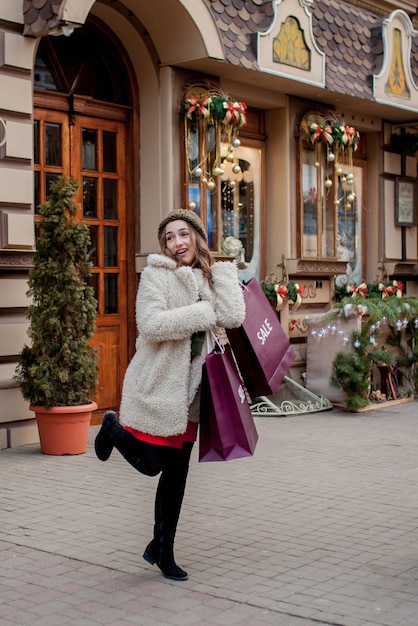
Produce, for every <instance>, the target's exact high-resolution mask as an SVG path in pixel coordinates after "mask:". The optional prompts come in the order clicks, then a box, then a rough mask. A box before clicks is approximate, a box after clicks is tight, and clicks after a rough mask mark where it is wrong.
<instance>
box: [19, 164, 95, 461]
mask: <svg viewBox="0 0 418 626" xmlns="http://www.w3.org/2000/svg"><path fill="white" fill-rule="evenodd" d="M77 189H78V182H77V181H76V180H74V179H72V178H70V177H65V176H62V177H60V178H59V179H58V180H57V181H56V182H55V183H54V184H52V185H51V188H50V193H49V195H48V197H47V200H46V202H45V204H44V205H42V206H41V208H40V211H39V214H40V218H41V219H40V221H39V224H38V226H39V231H38V236H37V240H36V248H37V249H36V253H35V257H34V265H33V268H32V269H31V270H30V273H29V290H28V295H29V296H30V297H31V301H32V302H31V304H30V306H29V308H28V318H29V321H30V325H29V331H28V334H29V337H30V339H31V344H30V345H29V346H28V345H25V346H24V348H23V350H22V352H21V354H20V357H19V363H18V366H17V369H16V380H17V382H18V383H19V384H20V388H21V391H22V394H23V397H24V398H25V399H26V400H28V401H29V402H30V409H31V410H32V411H34V412H35V415H36V419H37V424H38V430H39V438H40V443H41V451H42V452H43V453H44V454H58V455H61V454H81V453H83V452H85V451H86V449H87V440H88V432H89V425H90V419H91V414H92V411H94V410H96V409H97V405H96V403H95V402H92V400H91V399H92V397H93V396H94V392H95V387H96V381H97V355H96V353H95V351H94V349H93V348H92V347H91V346H90V345H89V339H90V337H91V336H92V334H93V332H94V326H95V317H96V306H97V302H96V299H95V297H94V293H93V288H92V287H90V286H89V285H88V284H87V282H86V281H87V280H88V278H89V276H90V274H91V263H90V261H89V256H88V248H89V243H90V236H89V229H88V226H87V225H86V224H82V223H81V222H79V221H77V219H76V213H77V204H76V203H75V202H74V195H75V193H76V192H77Z"/></svg>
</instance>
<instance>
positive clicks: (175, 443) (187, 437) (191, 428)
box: [124, 422, 197, 449]
mask: <svg viewBox="0 0 418 626" xmlns="http://www.w3.org/2000/svg"><path fill="white" fill-rule="evenodd" d="M124 428H125V430H127V431H128V433H131V435H133V436H134V437H136V439H140V440H141V441H145V442H146V443H152V444H154V445H155V446H169V447H170V448H180V449H181V448H182V447H183V443H185V442H186V441H189V442H190V441H196V437H197V424H195V423H194V422H187V429H186V432H185V433H182V434H181V435H171V436H168V437H159V436H158V435H149V434H148V433H143V432H141V431H140V430H135V428H131V427H130V426H124Z"/></svg>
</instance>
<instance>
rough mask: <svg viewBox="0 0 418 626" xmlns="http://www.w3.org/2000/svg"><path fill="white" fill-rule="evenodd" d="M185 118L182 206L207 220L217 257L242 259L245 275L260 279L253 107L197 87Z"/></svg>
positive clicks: (185, 105)
mask: <svg viewBox="0 0 418 626" xmlns="http://www.w3.org/2000/svg"><path fill="white" fill-rule="evenodd" d="M180 114H181V124H182V127H183V128H182V131H183V136H184V142H183V155H184V159H183V162H184V170H183V179H184V185H183V190H184V191H183V198H182V203H183V205H184V206H186V207H188V208H189V209H190V210H193V211H195V212H196V213H197V214H198V215H200V217H201V218H202V220H203V222H204V224H205V226H206V229H207V232H208V239H209V245H210V248H211V250H212V251H213V252H214V253H215V255H217V256H222V257H225V256H227V257H234V258H237V260H238V261H240V267H241V268H242V272H243V273H244V274H248V275H251V276H252V275H257V276H260V272H261V259H260V249H261V211H262V207H261V198H262V193H261V188H262V172H261V168H262V145H261V143H260V144H259V143H258V142H257V141H254V140H252V141H250V142H247V141H246V137H245V133H244V132H243V129H244V128H245V125H246V122H247V107H246V105H245V103H242V102H236V101H235V100H233V99H232V98H230V97H228V96H227V95H225V94H223V93H222V92H220V91H219V90H215V89H213V88H212V89H210V90H209V89H208V88H207V87H200V86H193V87H190V88H188V89H187V90H185V92H184V94H183V98H182V99H181V104H180ZM247 144H248V145H247Z"/></svg>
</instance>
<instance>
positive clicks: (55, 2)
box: [23, 0, 63, 37]
mask: <svg viewBox="0 0 418 626" xmlns="http://www.w3.org/2000/svg"><path fill="white" fill-rule="evenodd" d="M62 3H63V0H24V2H23V17H24V21H25V28H24V31H23V34H24V35H28V36H31V37H39V36H40V35H46V34H48V31H49V30H50V29H51V28H53V27H54V26H57V24H59V22H60V15H59V14H60V11H61V5H62Z"/></svg>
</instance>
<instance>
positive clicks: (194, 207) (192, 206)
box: [188, 202, 196, 211]
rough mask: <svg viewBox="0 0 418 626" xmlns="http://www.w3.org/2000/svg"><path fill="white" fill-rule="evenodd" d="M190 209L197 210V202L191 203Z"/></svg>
mask: <svg viewBox="0 0 418 626" xmlns="http://www.w3.org/2000/svg"><path fill="white" fill-rule="evenodd" d="M188 207H189V209H190V210H191V211H194V210H195V209H196V202H189V204H188Z"/></svg>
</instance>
